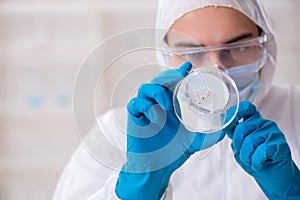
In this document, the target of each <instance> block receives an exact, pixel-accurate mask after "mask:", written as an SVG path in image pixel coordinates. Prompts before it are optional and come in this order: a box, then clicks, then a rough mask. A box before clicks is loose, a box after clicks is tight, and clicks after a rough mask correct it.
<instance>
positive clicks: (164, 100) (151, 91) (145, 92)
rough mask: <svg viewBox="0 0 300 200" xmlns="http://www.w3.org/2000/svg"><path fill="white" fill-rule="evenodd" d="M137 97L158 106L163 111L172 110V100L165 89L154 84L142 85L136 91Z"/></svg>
mask: <svg viewBox="0 0 300 200" xmlns="http://www.w3.org/2000/svg"><path fill="white" fill-rule="evenodd" d="M138 97H140V98H144V99H147V100H149V101H151V102H153V103H154V104H155V103H157V104H159V105H160V106H161V107H162V108H163V109H164V110H166V111H169V110H171V109H172V98H171V97H170V94H169V93H168V91H167V89H166V88H164V87H162V86H160V85H155V84H143V85H141V87H140V88H139V90H138Z"/></svg>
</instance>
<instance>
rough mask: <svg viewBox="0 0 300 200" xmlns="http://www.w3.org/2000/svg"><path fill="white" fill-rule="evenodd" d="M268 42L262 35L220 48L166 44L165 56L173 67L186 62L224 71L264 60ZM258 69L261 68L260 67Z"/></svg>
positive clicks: (185, 42)
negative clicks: (171, 45) (212, 66)
mask: <svg viewBox="0 0 300 200" xmlns="http://www.w3.org/2000/svg"><path fill="white" fill-rule="evenodd" d="M266 42H267V37H266V35H262V36H259V37H256V38H253V39H249V40H245V41H241V42H235V43H228V44H223V45H218V46H206V47H203V46H197V44H195V43H193V44H192V45H191V44H189V46H193V47H184V45H182V47H181V46H180V47H167V44H165V47H166V48H165V50H166V51H165V55H166V56H167V57H168V58H167V59H168V60H169V63H170V64H171V65H173V64H174V65H177V63H179V62H182V61H183V60H184V61H189V62H191V63H192V64H193V65H194V66H197V67H202V66H203V67H208V66H209V64H211V63H214V64H216V65H218V66H220V67H221V68H222V69H223V70H227V69H229V68H232V67H238V66H243V65H247V64H250V63H253V62H256V61H258V60H260V59H262V58H263V57H264V55H265V44H266ZM187 43H188V42H187V41H184V42H177V44H187ZM256 67H257V68H259V65H258V66H256Z"/></svg>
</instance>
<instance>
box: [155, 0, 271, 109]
mask: <svg viewBox="0 0 300 200" xmlns="http://www.w3.org/2000/svg"><path fill="white" fill-rule="evenodd" d="M208 6H222V7H229V8H232V9H236V10H237V11H239V12H241V13H243V14H244V15H245V16H247V17H248V18H249V19H251V20H252V21H253V22H254V23H255V24H257V25H258V26H259V27H260V28H261V29H262V30H263V31H264V32H265V34H266V35H267V38H268V42H267V46H266V48H267V60H266V62H265V64H264V66H263V67H262V69H261V73H260V83H261V90H260V92H259V93H258V94H257V95H256V99H255V104H257V105H258V104H260V102H261V101H262V99H263V98H264V97H265V95H266V94H267V93H268V91H269V89H270V86H271V82H272V78H273V74H274V71H275V64H276V54H277V45H276V40H275V35H274V32H273V30H272V27H271V24H270V21H269V19H268V17H267V15H266V13H265V11H264V9H263V6H262V3H261V2H260V1H259V0H159V2H158V11H157V18H156V27H157V28H159V29H162V30H165V32H164V31H162V32H163V33H160V34H159V35H157V37H156V44H157V45H160V44H162V43H163V39H164V37H165V35H166V33H167V31H168V29H170V27H171V26H172V25H173V24H174V22H175V21H176V20H177V19H179V18H180V17H182V16H183V15H184V14H186V13H188V12H191V11H193V10H196V9H199V8H204V7H208ZM158 61H159V62H160V64H162V65H165V64H166V63H165V62H164V59H163V56H162V55H158Z"/></svg>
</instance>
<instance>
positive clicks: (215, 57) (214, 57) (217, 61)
mask: <svg viewBox="0 0 300 200" xmlns="http://www.w3.org/2000/svg"><path fill="white" fill-rule="evenodd" d="M208 55H209V58H210V60H211V62H212V63H213V65H214V66H215V67H217V68H218V69H220V70H224V69H225V66H224V63H223V62H222V60H221V58H220V52H218V51H210V52H208Z"/></svg>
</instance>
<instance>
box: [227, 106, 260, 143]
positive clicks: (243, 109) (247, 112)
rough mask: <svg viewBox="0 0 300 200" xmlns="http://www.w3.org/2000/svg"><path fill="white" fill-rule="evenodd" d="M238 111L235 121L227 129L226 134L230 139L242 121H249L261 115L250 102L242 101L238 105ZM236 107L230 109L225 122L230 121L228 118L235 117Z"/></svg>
mask: <svg viewBox="0 0 300 200" xmlns="http://www.w3.org/2000/svg"><path fill="white" fill-rule="evenodd" d="M238 106H239V107H238V111H237V114H236V116H235V117H234V119H233V121H232V122H231V123H230V124H229V126H228V127H226V129H225V132H226V134H227V135H228V137H229V138H232V137H233V133H234V132H235V131H234V129H235V127H236V126H237V124H238V123H239V121H240V120H241V119H243V120H244V121H245V120H247V119H248V118H249V117H251V116H253V115H259V112H258V111H257V109H256V107H255V106H254V105H253V104H251V103H250V102H249V101H242V102H240V103H239V105H238ZM235 110H236V107H232V108H230V109H229V110H228V111H227V113H226V116H225V121H228V119H227V118H228V117H231V116H232V115H233V112H235Z"/></svg>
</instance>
